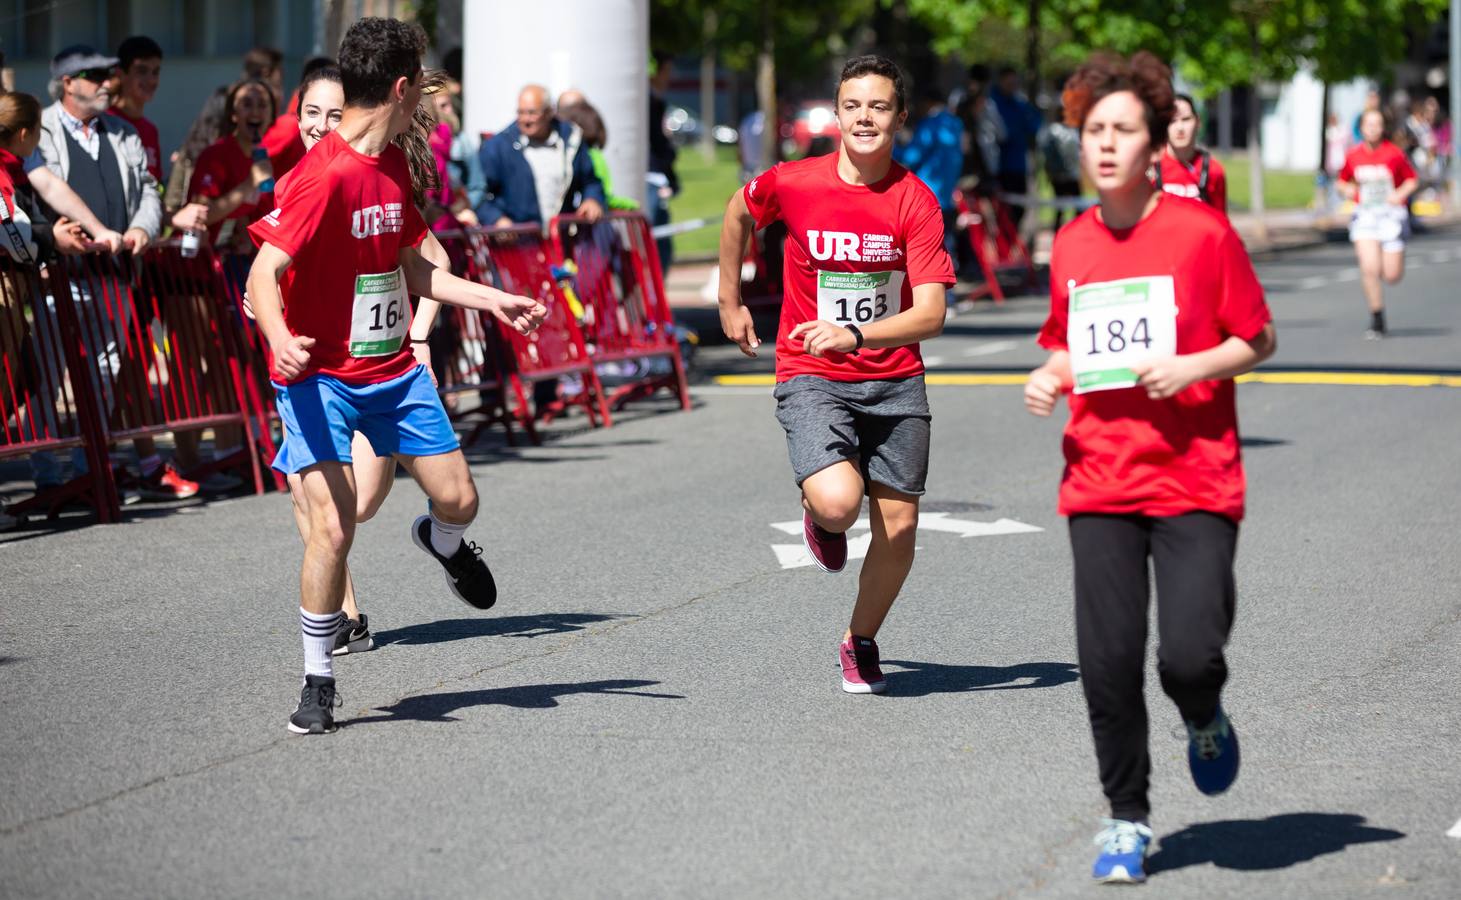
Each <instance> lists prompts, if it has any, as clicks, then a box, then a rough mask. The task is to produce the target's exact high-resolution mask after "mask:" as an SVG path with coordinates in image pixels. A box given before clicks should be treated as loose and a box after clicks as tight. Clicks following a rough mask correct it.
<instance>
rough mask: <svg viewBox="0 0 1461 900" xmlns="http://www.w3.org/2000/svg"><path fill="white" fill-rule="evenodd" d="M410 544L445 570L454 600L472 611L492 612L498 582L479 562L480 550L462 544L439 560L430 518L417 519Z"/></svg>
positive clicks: (412, 528)
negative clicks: (433, 540)
mask: <svg viewBox="0 0 1461 900" xmlns="http://www.w3.org/2000/svg"><path fill="white" fill-rule="evenodd" d="M411 540H413V541H415V542H416V546H418V547H420V548H421V549H422V550H425V551H426V552H427V553H429V554H431V558H432V559H435V560H436V561H437V562H439V563H441V567H442V568H443V569H445V570H446V585H447V587H449V588H451V592H452V593H453V594H456V595H457V599H459V600H461V601H462V602H463V603H465V604H467V605H468V606H471V607H473V608H475V609H491V608H492V604H494V603H496V602H497V582H496V581H494V580H493V579H492V570H491V569H488V568H487V563H485V562H483V561H482V548H481V547H478V546H477V544H476V543H475V542H474V543H467V542H466V541H462V543H461V546H459V547H457V552H455V553H453V554H452V555H451V556H450V557H446V556H442V555H441V554H440V553H437V552H436V548H435V547H432V546H431V517H430V516H422V517H420V518H419V519H417V520H416V524H414V525H412V526H411Z"/></svg>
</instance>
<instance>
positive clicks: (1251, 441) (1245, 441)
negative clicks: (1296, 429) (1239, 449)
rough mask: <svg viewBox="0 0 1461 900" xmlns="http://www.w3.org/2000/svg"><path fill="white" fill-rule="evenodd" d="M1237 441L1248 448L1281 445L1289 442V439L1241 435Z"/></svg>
mask: <svg viewBox="0 0 1461 900" xmlns="http://www.w3.org/2000/svg"><path fill="white" fill-rule="evenodd" d="M1238 443H1240V444H1242V445H1243V446H1244V447H1248V448H1256V447H1283V446H1287V445H1288V444H1289V441H1286V440H1284V439H1283V438H1266V437H1243V438H1239V439H1238Z"/></svg>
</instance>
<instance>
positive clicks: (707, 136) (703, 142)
mask: <svg viewBox="0 0 1461 900" xmlns="http://www.w3.org/2000/svg"><path fill="white" fill-rule="evenodd" d="M717 24H718V22H717V20H716V16H715V10H714V9H711V8H709V7H706V9H705V26H704V31H703V32H702V34H704V36H705V43H704V48H705V55H704V56H702V57H700V124H701V126H702V127H703V128H704V131H702V132H701V134H700V153H701V154H702V155H703V156H704V157H705V161H706V162H714V161H715V122H716V115H715V32H716V25H717Z"/></svg>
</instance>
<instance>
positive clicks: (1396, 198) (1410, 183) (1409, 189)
mask: <svg viewBox="0 0 1461 900" xmlns="http://www.w3.org/2000/svg"><path fill="white" fill-rule="evenodd" d="M1419 187H1420V179H1419V178H1416V177H1415V176H1414V175H1412V176H1411V177H1409V178H1407V179H1405V180H1404V181H1402V182H1400V187H1398V188H1396V189H1395V191H1394V193H1392V194H1391V195H1390V203H1391V204H1392V205H1394V206H1404V205H1405V204H1406V203H1407V202H1408V201H1409V200H1410V195H1411V194H1414V193H1415V192H1416V189H1417V188H1419Z"/></svg>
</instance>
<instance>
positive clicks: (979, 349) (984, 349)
mask: <svg viewBox="0 0 1461 900" xmlns="http://www.w3.org/2000/svg"><path fill="white" fill-rule="evenodd" d="M1019 345H1020V342H1019V341H990V342H989V343H987V344H976V345H975V346H973V347H970V348H968V349H967V350H965V351H964V355H965V356H993V355H994V354H996V353H1003V352H1005V351H1006V350H1013V349H1015V348H1016V347H1018V346H1019Z"/></svg>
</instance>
